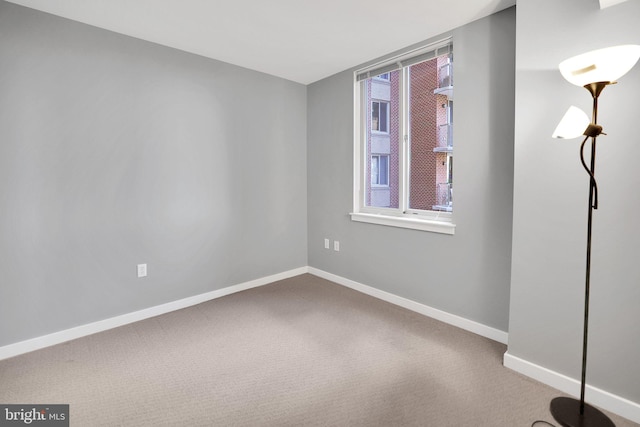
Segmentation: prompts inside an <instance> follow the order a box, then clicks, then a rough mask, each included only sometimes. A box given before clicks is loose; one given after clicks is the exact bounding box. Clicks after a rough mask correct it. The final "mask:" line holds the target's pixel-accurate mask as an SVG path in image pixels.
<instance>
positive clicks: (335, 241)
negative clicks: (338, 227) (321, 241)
mask: <svg viewBox="0 0 640 427" xmlns="http://www.w3.org/2000/svg"><path fill="white" fill-rule="evenodd" d="M333 250H334V251H336V252H340V242H338V241H337V240H334V241H333Z"/></svg>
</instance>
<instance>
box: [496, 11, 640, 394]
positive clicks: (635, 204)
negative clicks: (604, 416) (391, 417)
mask: <svg viewBox="0 0 640 427" xmlns="http://www.w3.org/2000/svg"><path fill="white" fill-rule="evenodd" d="M638 17H640V2H638V1H629V2H626V3H623V4H620V5H617V6H613V7H610V8H608V9H604V10H599V7H598V1H597V0H589V1H585V0H563V1H561V2H558V1H557V0H518V14H517V42H516V43H517V46H518V52H517V56H516V81H517V86H516V126H515V182H514V194H515V200H514V208H513V211H514V212H513V222H514V224H513V253H512V260H513V264H512V284H511V304H510V321H509V350H508V351H509V353H510V354H512V355H514V356H517V357H520V358H522V359H525V360H528V361H530V362H533V363H535V364H538V365H541V366H543V367H546V368H548V369H551V370H553V371H556V372H560V373H562V374H565V375H568V376H570V377H572V378H575V379H578V380H579V378H580V361H581V349H582V316H583V307H584V306H583V304H584V299H583V295H584V271H585V250H586V249H585V245H586V228H587V225H586V221H587V206H588V203H587V198H588V185H589V181H588V176H587V174H586V173H585V171H584V170H583V169H582V166H581V165H580V160H579V157H578V156H579V152H578V150H579V144H580V142H581V141H580V140H579V139H575V140H566V141H561V140H554V139H552V138H551V137H550V135H551V133H552V132H553V130H554V128H555V126H556V124H557V123H558V121H559V120H560V118H561V117H562V115H563V114H564V112H565V111H566V109H567V108H568V107H569V106H570V105H572V104H573V105H576V106H578V107H580V108H582V109H583V110H585V111H586V112H588V113H590V111H591V97H590V95H589V94H588V92H587V91H586V90H585V89H582V88H580V87H577V86H573V85H571V84H569V83H568V82H566V81H565V80H564V79H563V78H562V76H561V75H560V73H559V72H558V69H557V65H558V63H560V62H561V61H562V60H564V59H566V58H568V57H570V56H573V55H577V54H580V53H583V52H586V51H589V50H592V49H598V48H603V47H607V46H613V45H617V44H626V43H634V44H639V43H640V27H638ZM638 94H640V66H638V65H636V67H635V68H634V69H633V70H632V71H631V72H630V73H629V74H627V75H626V76H624V77H623V78H622V79H620V83H619V84H618V85H615V86H610V87H608V88H606V89H605V90H604V92H603V94H602V96H601V97H600V111H599V120H598V121H599V122H600V123H601V124H602V125H603V126H604V131H605V132H606V133H607V134H608V135H607V136H603V137H601V138H599V142H598V155H597V160H598V164H597V168H596V175H597V179H598V187H599V201H600V207H599V209H598V210H597V211H595V214H594V226H593V245H594V246H593V252H592V277H591V284H592V289H591V292H592V293H591V312H590V316H591V322H590V337H589V340H590V348H589V365H588V371H587V382H588V383H589V384H591V385H593V386H596V387H598V388H601V389H604V390H606V391H608V392H611V393H614V394H617V395H619V396H622V397H625V398H627V399H629V400H631V401H634V402H640V387H639V386H638V385H639V384H640V370H639V369H638V368H637V365H638V360H640V332H638V331H639V330H638V324H640V285H639V284H640V272H639V270H638V269H637V266H638V260H639V254H640V251H639V249H638V243H639V242H640V223H638V221H637V219H638V211H639V210H640V193H639V192H638V188H640V169H639V168H638V164H637V161H638V159H639V158H640V144H638V142H639V137H638V132H637V128H636V123H637V121H638V117H639V116H640V99H639V98H638Z"/></svg>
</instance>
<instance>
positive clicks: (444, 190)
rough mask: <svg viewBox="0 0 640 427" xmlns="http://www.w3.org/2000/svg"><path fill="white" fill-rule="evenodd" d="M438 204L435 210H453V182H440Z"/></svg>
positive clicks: (437, 195) (437, 196) (434, 207)
mask: <svg viewBox="0 0 640 427" xmlns="http://www.w3.org/2000/svg"><path fill="white" fill-rule="evenodd" d="M436 191H437V194H436V203H437V204H436V205H435V206H433V210H438V211H448V212H451V211H452V210H453V184H452V183H450V182H440V183H438V185H437V189H436Z"/></svg>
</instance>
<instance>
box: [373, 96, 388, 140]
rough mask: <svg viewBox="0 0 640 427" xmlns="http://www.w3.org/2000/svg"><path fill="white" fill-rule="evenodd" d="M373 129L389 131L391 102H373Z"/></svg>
mask: <svg viewBox="0 0 640 427" xmlns="http://www.w3.org/2000/svg"><path fill="white" fill-rule="evenodd" d="M371 130H373V131H377V132H385V133H386V132H389V103H388V102H384V101H372V102H371Z"/></svg>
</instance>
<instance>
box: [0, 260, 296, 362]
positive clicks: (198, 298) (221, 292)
mask: <svg viewBox="0 0 640 427" xmlns="http://www.w3.org/2000/svg"><path fill="white" fill-rule="evenodd" d="M307 272H308V268H307V267H300V268H296V269H293V270H289V271H285V272H283V273H278V274H274V275H271V276H266V277H261V278H259V279H255V280H251V281H248V282H244V283H240V284H237V285H233V286H228V287H226V288H222V289H218V290H215V291H211V292H207V293H204V294H200V295H195V296H192V297H188V298H184V299H181V300H178V301H172V302H169V303H166V304H161V305H157V306H155V307H150V308H146V309H144V310H140V311H135V312H133V313H127V314H123V315H121V316H116V317H112V318H110V319H105V320H100V321H98V322H94V323H89V324H86V325H82V326H78V327H75V328H71V329H66V330H64V331H60V332H55V333H53V334H49V335H44V336H41V337H37V338H33V339H29V340H26V341H20V342H17V343H15V344H9V345H6V346H3V347H0V360H3V359H8V358H10V357H14V356H18V355H20V354H24V353H29V352H31V351H34V350H39V349H41V348H45V347H50V346H52V345H56V344H61V343H63V342H67V341H71V340H74V339H76V338H82V337H85V336H88V335H92V334H95V333H98V332H102V331H106V330H108V329H113V328H117V327H119V326H124V325H128V324H130V323H134V322H138V321H140V320H144V319H148V318H151V317H155V316H159V315H161V314H165V313H169V312H172V311H176V310H181V309H183V308H187V307H191V306H193V305H196V304H200V303H203V302H206V301H210V300H213V299H216V298H221V297H223V296H226V295H230V294H234V293H236V292H240V291H245V290H247V289H251V288H256V287H258V286H263V285H266V284H269V283H272V282H276V281H278V280H283V279H288V278H289V277H293V276H298V275H300V274H304V273H307Z"/></svg>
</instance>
